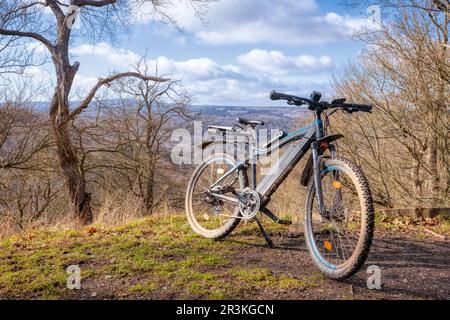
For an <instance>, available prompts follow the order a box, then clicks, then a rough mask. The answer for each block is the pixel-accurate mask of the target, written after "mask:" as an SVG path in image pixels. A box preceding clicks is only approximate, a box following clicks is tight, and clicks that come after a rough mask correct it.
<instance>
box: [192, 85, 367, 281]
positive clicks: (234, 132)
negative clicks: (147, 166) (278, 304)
mask: <svg viewBox="0 0 450 320" xmlns="http://www.w3.org/2000/svg"><path fill="white" fill-rule="evenodd" d="M321 97H322V95H321V94H320V93H319V92H313V93H312V94H311V97H310V98H309V99H308V98H302V97H297V96H293V95H288V94H283V93H278V92H276V91H272V93H271V95H270V98H271V99H272V100H286V101H287V103H288V104H289V105H291V106H303V105H307V107H308V109H309V110H310V111H312V112H313V113H314V121H313V122H312V123H311V124H310V125H308V126H306V127H304V128H301V129H299V130H296V131H294V132H291V133H286V132H284V131H280V132H279V134H276V135H275V137H274V138H273V139H271V140H270V141H268V142H267V143H265V144H264V145H262V146H260V145H258V141H257V132H256V128H257V127H258V126H261V125H264V123H263V122H262V121H253V120H247V119H242V118H238V119H237V123H236V124H235V125H233V126H232V127H225V126H209V127H208V131H209V132H211V133H214V134H216V135H217V136H219V137H221V139H217V138H216V139H210V140H208V141H205V142H203V143H202V144H201V146H200V148H202V149H203V150H206V149H208V148H211V147H212V146H215V145H217V144H223V145H224V146H226V145H227V144H230V143H229V141H230V139H229V138H228V137H229V136H230V135H231V136H233V137H235V136H236V137H237V136H240V137H245V139H244V141H245V144H247V145H248V147H249V148H248V149H249V152H248V154H247V155H246V156H245V157H243V159H238V157H237V155H236V152H229V151H227V150H226V148H225V149H224V151H223V152H219V153H214V154H212V155H210V156H208V157H207V158H206V159H204V161H203V162H202V163H200V165H198V167H197V168H196V169H195V171H194V173H193V175H192V177H191V179H190V182H189V185H188V188H187V193H186V213H187V219H188V222H189V224H190V226H191V228H192V229H193V231H194V232H196V233H197V234H199V235H201V236H203V237H206V238H211V239H216V240H217V239H222V238H224V237H226V236H227V235H229V234H230V233H231V232H232V231H233V230H234V229H235V228H236V226H237V225H238V224H239V223H240V222H241V221H242V220H247V221H248V220H254V221H256V223H257V224H258V226H259V228H260V230H261V232H262V235H263V236H264V238H265V239H266V241H267V244H268V245H269V246H271V247H272V246H273V242H272V240H271V239H270V237H269V235H268V234H267V232H266V231H265V229H264V228H263V226H262V224H261V221H260V219H259V218H258V216H257V214H258V213H259V212H261V213H262V214H264V215H266V216H268V217H269V218H271V219H272V220H273V221H275V222H276V223H279V224H284V225H289V224H292V222H291V221H287V220H283V219H280V218H278V217H277V216H276V215H275V214H274V213H273V212H272V211H270V210H269V209H268V208H267V206H268V204H269V203H270V200H271V196H272V195H273V194H274V192H275V191H276V190H277V189H278V187H279V186H280V185H281V183H282V182H283V181H284V180H285V179H286V178H287V176H288V175H289V174H290V173H291V172H292V171H293V168H294V167H295V166H296V165H297V164H298V162H299V161H300V160H301V159H302V158H303V157H304V156H305V155H306V154H307V152H308V151H309V150H311V153H310V156H309V159H308V161H307V164H306V166H305V168H304V170H303V173H302V175H301V177H300V183H301V185H303V186H305V187H307V189H306V203H305V208H304V236H305V241H306V244H307V247H308V250H309V252H310V255H311V257H312V260H313V261H314V263H315V264H316V265H317V266H318V268H319V269H320V270H321V271H322V272H323V273H324V274H325V275H326V276H327V277H329V278H332V279H335V280H343V279H345V278H348V277H350V276H352V275H353V274H354V273H356V272H357V271H358V270H359V269H360V268H361V266H362V265H363V263H364V261H365V259H366V258H367V255H368V253H369V249H370V246H371V243H372V237H373V231H374V208H373V202H372V196H371V191H370V187H369V184H368V182H367V179H366V177H365V176H364V174H363V172H362V170H361V169H360V168H359V167H358V166H357V165H356V164H355V163H354V162H352V161H350V160H348V159H345V158H342V157H340V156H338V155H337V149H336V143H335V141H337V140H339V139H341V138H343V135H340V134H329V135H328V134H327V132H326V131H327V128H328V125H329V117H330V116H331V114H333V113H334V112H336V111H337V110H342V111H344V112H348V113H354V112H369V113H371V112H372V106H371V105H363V104H349V103H346V99H336V100H333V101H332V102H325V101H321ZM323 118H324V119H325V120H324V119H323ZM241 141H242V139H241ZM233 144H236V142H233ZM280 149H283V150H284V152H283V153H282V155H281V156H280V157H279V160H278V162H277V163H276V164H275V165H274V166H273V167H272V168H271V169H270V171H269V172H268V173H267V174H266V175H265V176H264V177H259V180H260V181H257V180H258V176H257V162H258V159H260V157H262V156H268V155H271V154H272V153H273V152H274V151H275V150H280ZM249 174H250V175H251V180H249V178H248V175H249Z"/></svg>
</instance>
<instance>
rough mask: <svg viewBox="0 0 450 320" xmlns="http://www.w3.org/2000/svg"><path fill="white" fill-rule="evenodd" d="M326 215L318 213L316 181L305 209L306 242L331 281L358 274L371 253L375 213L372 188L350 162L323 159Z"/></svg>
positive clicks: (314, 258) (320, 267)
mask: <svg viewBox="0 0 450 320" xmlns="http://www.w3.org/2000/svg"><path fill="white" fill-rule="evenodd" d="M322 161H323V164H322V166H321V168H322V172H321V176H322V191H323V200H324V211H323V212H322V213H321V212H320V211H319V205H318V201H317V194H316V188H315V184H314V181H313V180H314V179H311V180H312V181H311V182H310V184H309V187H308V195H307V198H306V208H305V238H306V243H307V246H308V249H309V252H310V255H311V257H312V259H313V260H314V262H315V264H316V265H317V266H318V267H319V269H320V270H321V271H322V272H323V273H324V274H325V275H326V276H327V277H329V278H332V279H335V280H343V279H346V278H348V277H350V276H352V275H353V274H354V273H356V272H357V271H358V270H359V269H360V268H361V266H362V265H363V263H364V261H365V260H366V258H367V255H368V253H369V250H370V245H371V243H372V237H373V229H374V209H373V203H372V196H371V193H370V188H369V184H368V182H367V179H366V178H365V176H364V174H363V173H362V171H361V169H360V168H359V167H358V166H357V165H356V164H354V163H353V162H351V161H350V160H347V159H342V158H338V159H327V158H325V159H323V160H322Z"/></svg>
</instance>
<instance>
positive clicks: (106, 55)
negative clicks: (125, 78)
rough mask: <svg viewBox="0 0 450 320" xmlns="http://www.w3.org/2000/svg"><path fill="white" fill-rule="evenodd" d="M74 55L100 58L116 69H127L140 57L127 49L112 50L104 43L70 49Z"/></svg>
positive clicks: (112, 48)
mask: <svg viewBox="0 0 450 320" xmlns="http://www.w3.org/2000/svg"><path fill="white" fill-rule="evenodd" d="M71 53H72V54H74V55H89V56H92V57H98V58H101V59H103V60H105V61H107V62H109V63H111V64H113V65H114V66H116V67H128V66H130V65H133V64H135V63H136V62H138V61H139V59H140V56H139V55H138V54H136V53H134V52H133V51H131V50H128V49H122V48H114V47H112V46H110V45H109V44H107V43H105V42H101V43H99V44H97V45H91V44H82V45H79V46H77V47H74V48H72V49H71Z"/></svg>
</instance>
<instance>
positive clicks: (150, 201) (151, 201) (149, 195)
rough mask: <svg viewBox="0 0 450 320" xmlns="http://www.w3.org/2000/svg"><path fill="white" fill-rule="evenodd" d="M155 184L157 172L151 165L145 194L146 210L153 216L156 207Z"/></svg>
mask: <svg viewBox="0 0 450 320" xmlns="http://www.w3.org/2000/svg"><path fill="white" fill-rule="evenodd" d="M154 184H155V170H154V168H153V165H152V164H150V168H149V172H148V178H147V186H146V194H145V209H146V211H147V214H148V215H151V214H153V209H154V205H155V198H154Z"/></svg>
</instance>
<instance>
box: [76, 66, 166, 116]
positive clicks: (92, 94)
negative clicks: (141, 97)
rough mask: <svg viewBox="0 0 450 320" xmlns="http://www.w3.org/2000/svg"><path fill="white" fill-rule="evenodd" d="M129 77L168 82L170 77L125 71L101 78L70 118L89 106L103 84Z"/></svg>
mask: <svg viewBox="0 0 450 320" xmlns="http://www.w3.org/2000/svg"><path fill="white" fill-rule="evenodd" d="M127 77H133V78H138V79H141V80H144V81H154V82H167V81H168V79H163V78H158V77H149V76H145V75H142V74H140V73H138V72H123V73H118V74H115V75H112V76H110V77H107V78H103V79H100V80H99V81H98V82H97V84H96V85H95V86H94V87H93V88H92V89H91V91H90V92H89V94H88V95H87V96H86V98H84V99H83V101H81V103H80V105H79V106H78V107H77V108H76V109H75V110H74V111H72V112H71V114H70V119H74V118H75V117H76V116H77V115H79V114H80V113H81V112H83V110H84V109H86V108H87V107H88V106H89V104H90V103H91V101H92V99H94V97H95V94H96V93H97V91H98V90H99V89H100V88H101V87H102V86H104V85H108V84H110V83H111V82H113V81H115V80H118V79H121V78H127Z"/></svg>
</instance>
